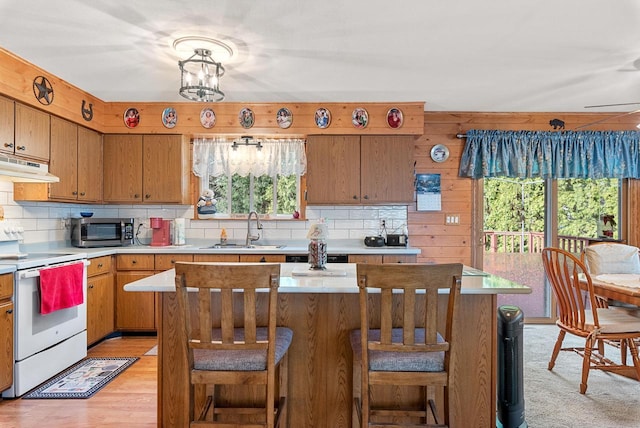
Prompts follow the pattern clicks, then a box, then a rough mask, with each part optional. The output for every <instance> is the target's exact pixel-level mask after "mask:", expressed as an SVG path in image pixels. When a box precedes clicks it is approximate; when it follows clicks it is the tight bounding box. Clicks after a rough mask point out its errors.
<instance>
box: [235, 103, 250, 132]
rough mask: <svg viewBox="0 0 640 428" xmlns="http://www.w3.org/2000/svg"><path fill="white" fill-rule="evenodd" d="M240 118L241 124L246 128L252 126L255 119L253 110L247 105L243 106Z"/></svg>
mask: <svg viewBox="0 0 640 428" xmlns="http://www.w3.org/2000/svg"><path fill="white" fill-rule="evenodd" d="M238 120H239V121H240V126H242V127H243V128H244V129H249V128H251V127H252V126H253V121H254V117H253V110H251V109H250V108H246V107H245V108H243V109H242V110H240V113H239V114H238Z"/></svg>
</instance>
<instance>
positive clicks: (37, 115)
mask: <svg viewBox="0 0 640 428" xmlns="http://www.w3.org/2000/svg"><path fill="white" fill-rule="evenodd" d="M49 126H50V116H49V115H48V114H47V113H44V112H41V111H40V110H36V109H34V108H31V107H27V106H25V105H22V104H20V103H16V102H14V101H12V100H10V99H8V98H4V97H0V152H2V153H5V154H9V155H16V156H20V157H25V158H30V159H35V160H41V161H48V160H49Z"/></svg>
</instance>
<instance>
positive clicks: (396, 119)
mask: <svg viewBox="0 0 640 428" xmlns="http://www.w3.org/2000/svg"><path fill="white" fill-rule="evenodd" d="M403 119H404V118H403V117H402V110H400V109H399V108H395V107H394V108H391V109H389V111H388V112H387V125H389V128H393V129H397V128H400V127H401V126H402V121H403Z"/></svg>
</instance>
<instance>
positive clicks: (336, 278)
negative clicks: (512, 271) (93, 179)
mask: <svg viewBox="0 0 640 428" xmlns="http://www.w3.org/2000/svg"><path fill="white" fill-rule="evenodd" d="M308 267H309V265H308V264H307V263H282V264H281V273H280V287H279V288H278V292H279V293H357V292H358V285H357V283H356V264H355V263H328V264H327V270H328V271H330V272H331V271H333V272H334V273H335V275H326V274H325V275H323V274H314V273H313V272H310V273H309V274H304V275H300V274H295V273H294V272H300V273H302V272H304V271H308ZM174 281H175V270H174V269H169V270H167V271H164V272H161V273H158V274H155V275H152V276H149V277H146V278H142V279H139V280H137V281H133V282H130V283H128V284H126V285H125V286H124V289H125V291H143V292H144V291H152V292H175V282H174ZM461 292H462V294H529V293H531V288H530V287H527V286H526V285H522V284H518V283H516V282H513V281H510V280H508V279H505V278H502V277H499V276H496V275H491V274H488V273H485V272H482V271H478V270H476V269H473V268H468V267H465V269H464V271H463V274H462V290H461Z"/></svg>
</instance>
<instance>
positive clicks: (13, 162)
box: [0, 155, 60, 183]
mask: <svg viewBox="0 0 640 428" xmlns="http://www.w3.org/2000/svg"><path fill="white" fill-rule="evenodd" d="M0 180H4V181H14V182H21V183H57V182H59V181H60V179H59V178H58V177H56V176H55V175H53V174H49V165H47V164H46V163H38V162H35V161H30V160H24V159H16V158H12V157H8V156H2V155H0Z"/></svg>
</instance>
